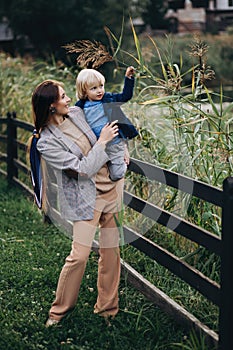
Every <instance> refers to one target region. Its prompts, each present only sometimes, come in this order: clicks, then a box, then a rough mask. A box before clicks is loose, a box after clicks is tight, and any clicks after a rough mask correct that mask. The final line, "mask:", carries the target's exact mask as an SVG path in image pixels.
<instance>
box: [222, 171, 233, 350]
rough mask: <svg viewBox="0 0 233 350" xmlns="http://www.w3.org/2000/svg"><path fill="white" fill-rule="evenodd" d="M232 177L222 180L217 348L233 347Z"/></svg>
mask: <svg viewBox="0 0 233 350" xmlns="http://www.w3.org/2000/svg"><path fill="white" fill-rule="evenodd" d="M232 281H233V177H228V178H226V179H225V180H224V182H223V209H222V252H221V304H220V317H219V350H231V349H233V297H232Z"/></svg>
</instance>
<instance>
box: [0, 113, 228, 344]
mask: <svg viewBox="0 0 233 350" xmlns="http://www.w3.org/2000/svg"><path fill="white" fill-rule="evenodd" d="M0 125H2V133H1V134H0V145H1V148H0V150H3V152H1V153H0V160H1V163H3V165H1V167H0V173H2V174H4V175H5V176H6V177H7V179H8V182H9V183H10V184H11V183H13V184H17V185H18V186H20V187H21V188H22V189H23V190H25V191H27V193H29V194H30V195H33V193H32V189H31V187H30V185H29V186H27V185H26V184H25V181H24V180H20V177H19V172H21V173H23V174H26V175H29V169H28V166H27V165H26V162H25V159H26V157H25V152H26V150H27V146H26V144H25V143H23V142H20V141H19V140H18V139H17V132H18V129H19V128H20V129H23V130H27V131H29V132H32V130H33V126H32V125H31V124H28V123H26V122H22V121H20V120H17V119H16V115H15V114H14V113H8V115H7V118H0ZM4 144H5V145H6V146H5V149H6V151H5V152H4V146H3V145H4ZM19 152H21V153H22V152H23V154H24V161H23V160H22V156H21V159H20V157H19ZM129 170H130V171H132V172H134V173H136V174H141V175H142V176H144V177H146V178H147V179H150V180H156V181H158V182H160V183H164V184H165V185H166V186H170V187H172V188H176V189H179V190H181V191H183V192H184V193H189V194H190V195H192V196H195V197H197V198H199V199H201V200H203V201H205V202H208V203H212V204H213V205H215V206H217V207H220V208H221V209H222V210H221V212H222V232H221V237H218V236H216V235H214V234H212V233H211V232H208V231H206V230H205V229H203V228H201V227H198V226H197V225H194V224H192V223H190V222H188V221H186V220H184V219H182V218H181V217H179V216H176V215H174V214H172V213H169V212H168V211H166V210H164V209H163V208H160V207H158V206H156V205H154V204H151V203H148V202H146V201H145V200H143V199H142V198H139V197H137V196H135V195H133V194H131V193H129V192H127V191H125V193H124V202H125V205H127V206H128V207H130V208H132V209H133V210H135V211H136V212H140V213H142V212H143V215H144V216H146V217H148V218H150V219H152V220H155V221H156V222H157V223H159V224H160V225H163V226H166V227H168V228H169V229H171V230H173V231H174V232H176V233H177V234H179V235H181V236H183V237H185V238H186V239H189V240H191V241H193V242H196V243H197V244H198V245H200V246H203V247H205V248H206V249H207V250H208V251H210V252H213V253H215V254H216V255H218V256H219V257H220V258H221V281H220V285H219V284H218V283H216V282H215V281H213V280H211V279H210V278H208V277H206V276H205V275H203V274H202V273H201V272H200V271H198V270H196V269H195V268H193V267H192V266H190V265H189V264H187V263H186V262H184V261H182V259H180V258H178V257H177V256H175V255H174V254H171V253H170V252H169V251H167V250H166V249H164V248H162V247H161V246H159V245H157V244H155V243H154V242H153V241H151V240H149V239H147V238H146V237H144V236H143V235H142V234H140V233H138V232H135V231H134V230H132V229H130V228H128V227H125V226H124V235H125V240H126V241H127V242H130V244H131V245H132V246H134V247H135V248H137V249H138V250H140V251H141V252H143V253H145V255H147V256H149V257H150V258H151V259H153V260H155V261H156V262H158V263H159V264H161V265H162V266H164V267H165V268H167V269H168V270H170V271H171V272H172V273H173V274H175V275H176V276H178V277H179V278H181V279H182V280H184V281H185V282H187V283H188V284H189V285H190V286H192V287H193V288H195V289H196V290H197V291H199V292H200V293H201V294H202V295H203V296H204V297H206V298H207V299H208V300H210V301H211V302H213V303H214V304H215V305H217V306H218V307H219V332H218V333H216V332H214V331H213V330H211V329H209V328H208V327H207V326H206V325H204V324H203V323H202V322H200V321H199V320H198V319H197V318H196V317H195V316H194V315H192V314H191V313H190V312H188V311H187V310H186V309H184V308H183V307H181V306H180V305H179V304H177V303H176V302H175V301H174V300H172V299H171V298H170V297H169V296H167V295H166V294H165V293H164V292H162V291H161V290H160V289H158V288H157V287H156V286H154V285H153V284H151V283H150V282H149V281H148V280H146V279H145V278H144V277H143V276H142V275H141V274H139V273H138V272H137V271H136V270H135V269H134V268H133V267H131V266H130V265H129V264H127V263H126V262H125V261H123V260H122V271H123V273H124V274H125V275H126V276H127V279H128V281H129V282H130V283H131V284H132V285H134V286H135V287H136V288H137V289H138V290H139V291H140V292H141V293H143V294H144V295H145V296H146V297H147V298H148V299H149V300H150V301H152V302H153V303H155V304H156V305H157V306H159V307H160V308H161V309H162V310H164V311H165V312H166V313H168V314H169V315H170V316H172V317H174V319H175V320H176V321H177V322H179V323H182V324H183V325H184V326H186V327H188V328H190V329H194V330H195V331H196V332H197V333H198V334H202V335H204V336H205V340H206V343H207V344H208V345H209V346H210V348H215V349H219V350H220V349H221V350H232V349H233V331H232V327H233V298H232V293H231V281H232V280H231V278H232V276H233V253H232V248H233V178H232V177H229V178H227V179H225V180H224V182H223V189H222V190H220V189H217V188H215V187H212V186H209V185H207V184H204V183H202V182H199V181H195V180H193V179H191V178H188V177H186V176H182V175H180V174H177V173H174V172H171V171H167V170H165V169H162V168H160V167H158V166H155V165H152V164H149V163H145V162H142V161H139V160H137V159H131V163H130V166H129ZM28 177H29V176H28ZM50 209H51V210H53V211H54V213H55V215H57V217H58V219H59V212H57V210H56V208H50ZM66 225H67V228H68V226H70V225H71V223H69V222H66Z"/></svg>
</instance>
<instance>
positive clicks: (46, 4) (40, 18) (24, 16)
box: [0, 0, 131, 54]
mask: <svg viewBox="0 0 233 350" xmlns="http://www.w3.org/2000/svg"><path fill="white" fill-rule="evenodd" d="M130 3H131V1H130V2H129V1H125V0H118V1H117V2H115V1H112V0H110V1H107V0H99V1H98V6H97V4H96V1H95V0H66V1H64V0H53V1H47V0H37V1H31V0H8V1H6V0H3V1H2V2H1V5H0V15H1V16H3V15H4V16H6V17H7V18H8V20H9V23H10V27H11V28H12V29H13V31H14V33H15V35H16V37H18V36H26V37H28V38H29V40H30V42H31V43H32V45H33V46H34V47H35V48H36V50H37V52H38V53H40V54H41V53H43V54H45V53H46V52H47V53H51V52H53V53H54V52H56V51H57V50H59V49H60V47H61V46H62V45H64V44H67V43H68V42H71V41H74V40H78V39H90V40H100V41H101V40H103V41H104V40H106V35H105V32H104V26H106V25H107V26H109V27H111V30H113V31H119V30H120V27H121V23H122V18H123V16H124V15H126V16H129V7H130Z"/></svg>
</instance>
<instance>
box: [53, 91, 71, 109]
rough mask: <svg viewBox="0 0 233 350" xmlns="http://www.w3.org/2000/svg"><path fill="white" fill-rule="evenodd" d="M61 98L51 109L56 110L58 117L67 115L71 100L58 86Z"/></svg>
mask: <svg viewBox="0 0 233 350" xmlns="http://www.w3.org/2000/svg"><path fill="white" fill-rule="evenodd" d="M58 94H59V98H58V100H57V102H54V103H52V105H51V107H55V108H56V114H57V115H66V114H67V113H68V111H69V103H70V101H71V99H70V98H69V97H68V96H67V95H66V93H65V91H64V89H63V88H62V87H61V86H58Z"/></svg>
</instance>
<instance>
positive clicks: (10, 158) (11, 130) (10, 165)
mask: <svg viewBox="0 0 233 350" xmlns="http://www.w3.org/2000/svg"><path fill="white" fill-rule="evenodd" d="M15 118H16V113H15V112H13V113H10V112H8V113H7V180H8V183H12V180H13V177H16V178H18V169H17V168H16V166H15V164H14V159H17V157H18V151H17V144H16V141H17V128H16V126H15V125H14V123H13V119H15Z"/></svg>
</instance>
